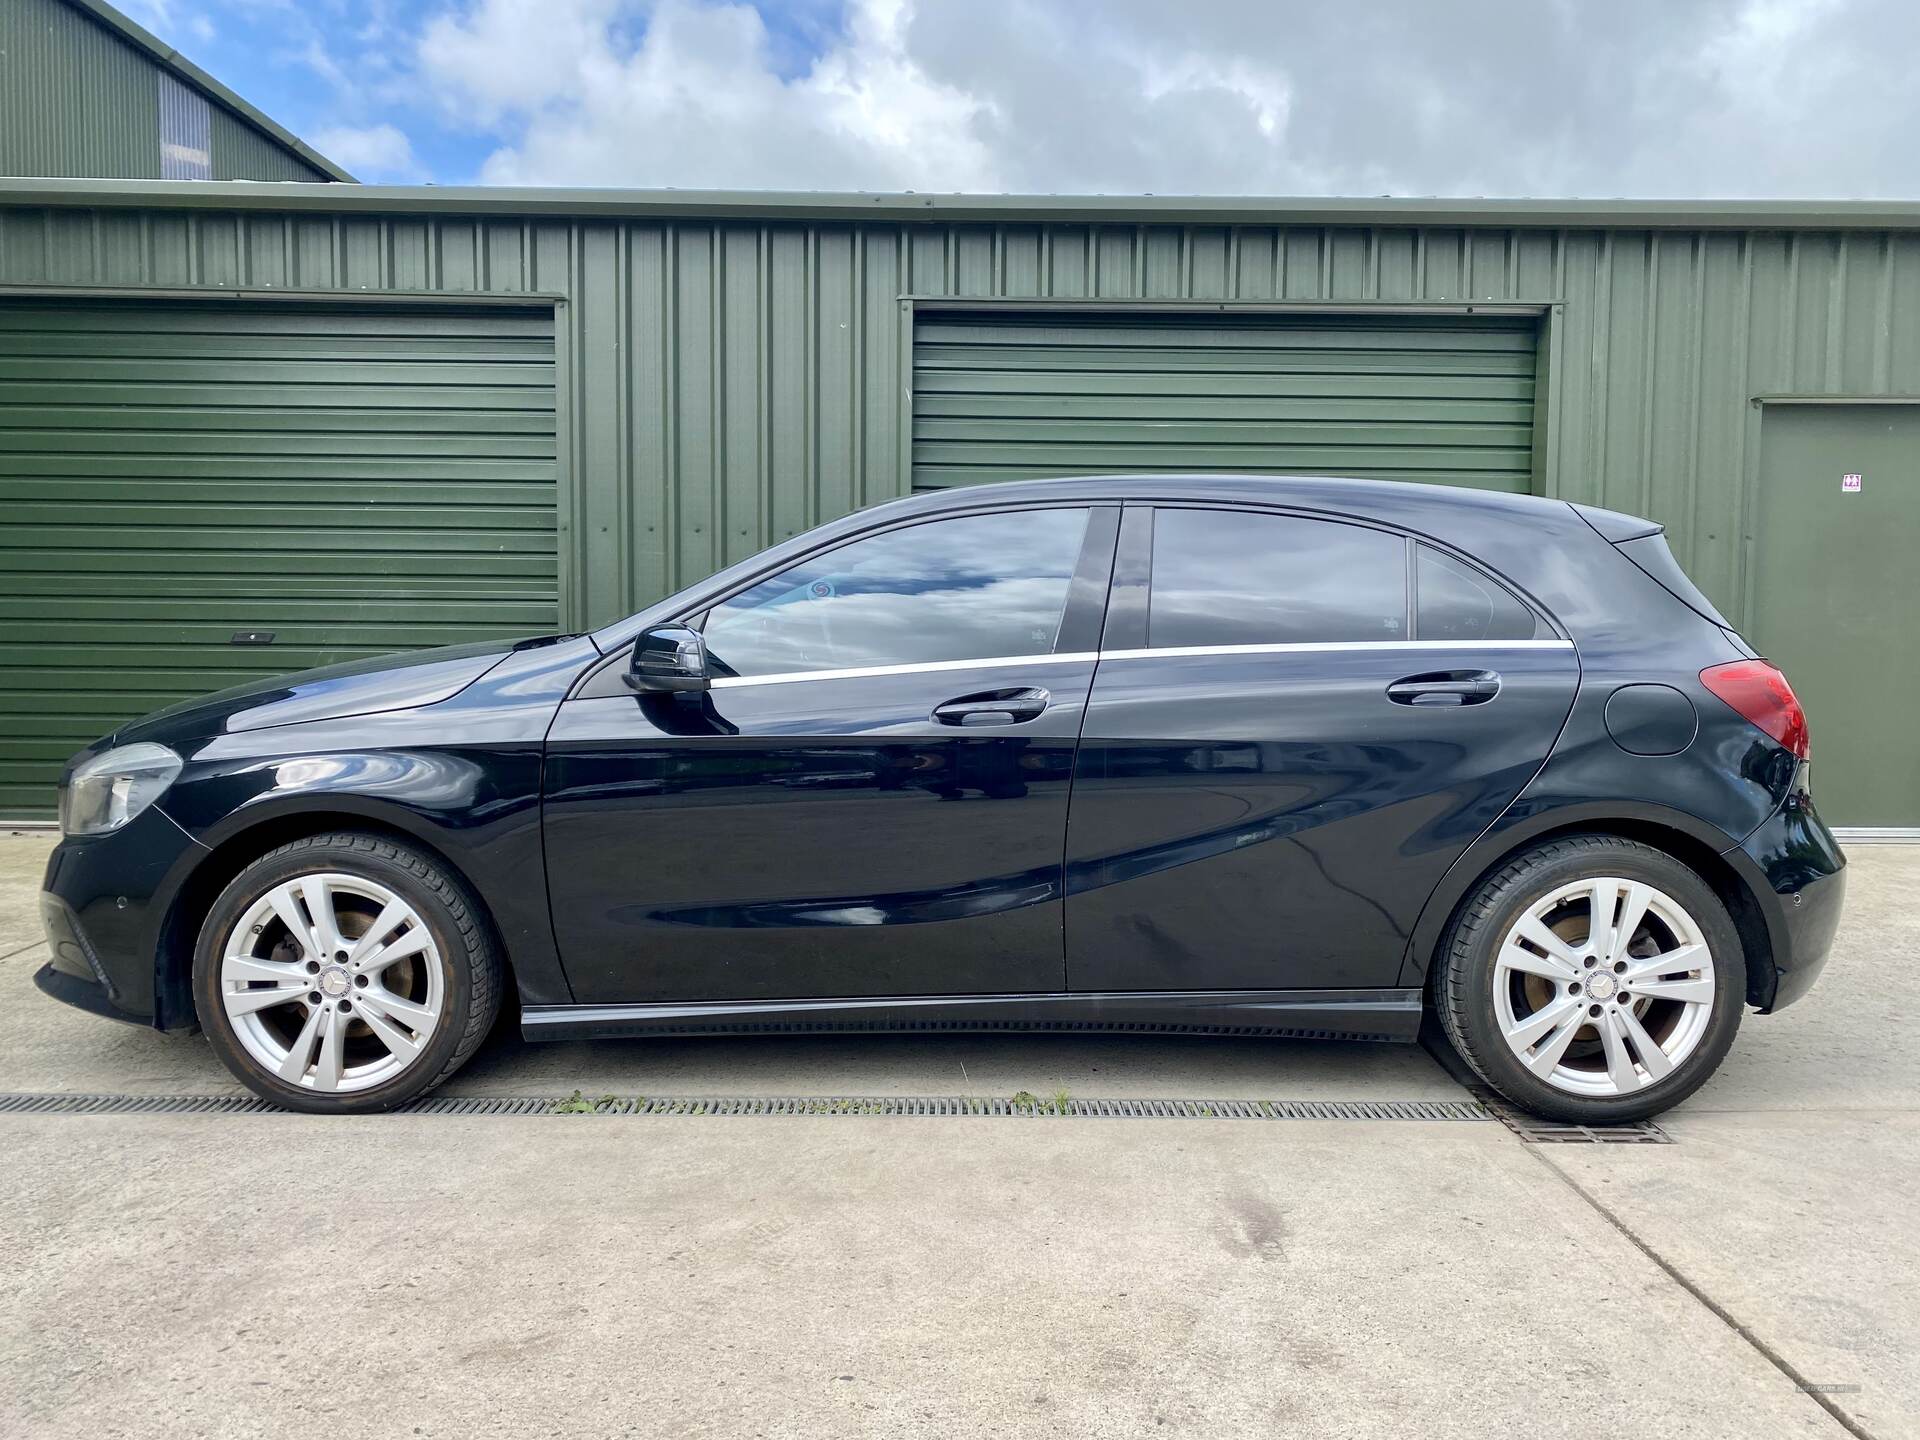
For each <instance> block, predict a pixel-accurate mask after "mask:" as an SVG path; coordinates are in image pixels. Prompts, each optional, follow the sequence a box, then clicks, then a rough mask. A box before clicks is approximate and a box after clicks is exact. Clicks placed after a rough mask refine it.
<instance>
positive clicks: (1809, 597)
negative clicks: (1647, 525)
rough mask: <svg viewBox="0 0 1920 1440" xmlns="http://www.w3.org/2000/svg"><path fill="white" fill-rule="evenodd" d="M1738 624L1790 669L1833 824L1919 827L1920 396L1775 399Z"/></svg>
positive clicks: (1824, 808)
mask: <svg viewBox="0 0 1920 1440" xmlns="http://www.w3.org/2000/svg"><path fill="white" fill-rule="evenodd" d="M1753 528H1754V546H1753V560H1752V564H1751V566H1750V569H1749V574H1748V586H1747V588H1748V594H1749V595H1750V597H1751V602H1750V607H1749V611H1748V614H1749V619H1748V621H1747V623H1746V624H1745V625H1744V626H1743V627H1742V630H1743V632H1744V633H1745V635H1746V637H1747V639H1748V640H1750V641H1751V642H1752V643H1753V646H1754V648H1755V649H1756V650H1758V651H1759V652H1760V653H1761V654H1762V655H1765V656H1766V657H1767V658H1768V659H1769V660H1771V661H1773V663H1774V664H1776V665H1778V666H1779V667H1780V668H1781V669H1782V670H1784V671H1785V672H1786V676H1787V679H1788V680H1789V681H1790V682H1792V685H1793V689H1794V693H1795V694H1797V695H1798V696H1799V697H1800V702H1801V703H1802V704H1803V705H1805V706H1806V707H1807V724H1808V725H1809V727H1810V728H1811V730H1812V733H1813V797H1814V802H1815V803H1816V804H1817V805H1818V806H1819V807H1820V813H1821V815H1823V816H1824V817H1825V818H1826V821H1827V823H1828V824H1830V825H1849V826H1853V825H1859V826H1873V827H1876V828H1878V827H1892V828H1908V827H1912V826H1920V748H1916V747H1915V745H1914V741H1913V731H1914V724H1913V718H1914V716H1915V715H1916V714H1920V669H1916V668H1915V666H1914V665H1913V664H1912V656H1913V653H1914V642H1913V629H1914V626H1915V624H1916V623H1920V562H1916V560H1915V556H1914V538H1915V537H1916V536H1920V405H1845V404H1825V403H1822V404H1817V405H1768V406H1766V407H1765V409H1764V411H1763V412H1762V418H1761V422H1760V493H1759V495H1758V497H1757V501H1756V506H1755V516H1754V527H1753Z"/></svg>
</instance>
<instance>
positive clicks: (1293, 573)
mask: <svg viewBox="0 0 1920 1440" xmlns="http://www.w3.org/2000/svg"><path fill="white" fill-rule="evenodd" d="M1406 638H1407V550H1406V542H1405V541H1404V540H1402V539H1401V538H1400V537H1399V536H1397V535H1388V534H1385V533H1383V532H1381V531H1379V530H1369V529H1367V528H1366V527H1364V526H1360V525H1343V524H1340V523H1339V522H1337V521H1333V520H1307V519H1301V518H1299V517H1296V516H1291V515H1262V514H1257V513H1252V512H1248V511H1238V510H1175V509H1163V510H1159V511H1157V512H1155V515H1154V521H1153V585H1152V589H1151V591H1150V593H1149V597H1148V602H1147V644H1148V645H1149V646H1151V647H1152V648H1153V649H1156V650H1164V649H1168V648H1170V647H1175V646H1189V645H1289V644H1300V643H1312V642H1316V641H1318V642H1323V643H1327V642H1343V641H1344V642H1356V641H1368V640H1372V641H1381V640H1404V639H1406Z"/></svg>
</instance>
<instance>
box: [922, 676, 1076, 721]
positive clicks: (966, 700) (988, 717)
mask: <svg viewBox="0 0 1920 1440" xmlns="http://www.w3.org/2000/svg"><path fill="white" fill-rule="evenodd" d="M1051 698H1052V697H1050V696H1049V695H1048V694H1047V692H1046V691H1044V690H1042V689H1040V688H1039V687H1038V686H1035V685H1028V686H1023V687H1021V688H1019V689H1014V690H981V691H977V692H976V693H974V694H972V695H961V696H959V697H958V698H956V699H953V700H949V701H947V703H946V704H944V705H936V706H934V707H933V718H934V719H936V720H938V721H939V722H940V723H941V724H942V725H966V726H974V725H1018V724H1020V723H1021V722H1023V721H1026V720H1038V719H1039V718H1040V717H1041V716H1042V715H1044V714H1046V713H1047V704H1048V702H1049V700H1050V699H1051Z"/></svg>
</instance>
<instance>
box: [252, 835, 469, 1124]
mask: <svg viewBox="0 0 1920 1440" xmlns="http://www.w3.org/2000/svg"><path fill="white" fill-rule="evenodd" d="M445 988H446V986H445V980H444V978H443V975H442V966H441V963H440V950H439V947H438V946H437V945H436V944H435V943H434V939H433V932H432V931H430V930H429V929H428V928H427V925H426V922H425V921H424V920H423V919H421V917H420V915H419V912H417V911H416V910H415V909H414V908H413V907H412V906H411V905H409V904H408V903H407V902H406V901H405V900H402V899H401V898H400V897H399V896H398V895H396V894H395V893H394V892H393V891H391V890H389V889H388V888H387V887H386V886H384V885H381V884H379V883H377V882H376V881H373V880H368V879H366V878H365V877H363V876H359V875H343V874H339V873H337V872H332V871H328V872H322V873H319V874H313V875H300V876H296V877H295V878H293V879H291V880H286V881H282V882H281V883H280V884H278V885H276V886H274V887H273V888H272V889H271V890H269V891H267V893H266V894H264V895H262V896H261V897H260V898H259V899H258V900H256V901H254V902H253V904H252V905H251V906H249V907H248V909H247V911H246V913H245V914H244V915H242V916H241V917H240V919H239V920H238V921H237V922H236V923H235V924H234V926H233V928H232V930H230V931H229V932H228V934H227V937H226V940H225V941H224V943H223V944H222V946H221V950H220V1003H221V1005H222V1006H223V1007H224V1008H225V1010H226V1014H227V1019H228V1021H229V1022H230V1023H231V1024H232V1026H233V1030H234V1034H235V1035H236V1036H238V1037H239V1040H240V1043H241V1045H242V1046H244V1047H245V1049H246V1051H247V1053H248V1054H249V1055H251V1056H252V1057H253V1058H254V1059H255V1060H256V1061H258V1062H259V1063H260V1065H261V1066H263V1067H264V1068H265V1069H266V1070H267V1071H268V1073H270V1074H273V1075H277V1076H279V1078H280V1079H282V1080H284V1081H285V1082H287V1083H288V1084H290V1085H298V1086H301V1087H303V1088H305V1089H308V1090H315V1091H319V1092H322V1093H326V1094H345V1093H348V1092H352V1091H356V1090H368V1089H371V1088H373V1087H374V1086H376V1085H383V1084H385V1083H386V1082H388V1081H390V1080H392V1079H394V1078H395V1077H397V1076H398V1075H400V1074H401V1073H402V1072H404V1071H405V1070H407V1069H408V1067H410V1066H411V1065H412V1064H413V1063H414V1062H415V1061H416V1060H418V1059H419V1058H420V1056H421V1054H422V1053H424V1052H425V1050H426V1048H427V1044H428V1042H429V1041H430V1040H431V1039H432V1038H433V1033H434V1031H435V1029H437V1028H438V1026H439V1024H440V1014H441V1008H442V1006H443V1004H444V1003H445Z"/></svg>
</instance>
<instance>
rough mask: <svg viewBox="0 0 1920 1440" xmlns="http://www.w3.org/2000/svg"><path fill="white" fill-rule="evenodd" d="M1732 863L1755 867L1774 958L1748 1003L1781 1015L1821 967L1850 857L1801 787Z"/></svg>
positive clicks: (1755, 981) (1753, 981)
mask: <svg viewBox="0 0 1920 1440" xmlns="http://www.w3.org/2000/svg"><path fill="white" fill-rule="evenodd" d="M1736 857H1738V859H1739V860H1743V861H1745V862H1746V864H1745V865H1742V866H1741V868H1743V869H1745V868H1746V867H1747V865H1751V867H1752V870H1753V873H1752V875H1750V877H1749V878H1750V879H1751V880H1752V882H1753V890H1754V894H1755V897H1756V898H1757V899H1758V901H1759V902H1760V907H1761V910H1762V911H1763V912H1764V915H1765V919H1766V923H1767V932H1768V939H1769V941H1770V942H1771V948H1772V951H1773V973H1772V975H1771V977H1750V979H1749V984H1748V987H1747V999H1748V1001H1749V1003H1751V1004H1753V1005H1756V1006H1758V1007H1759V1008H1760V1009H1761V1010H1762V1011H1772V1010H1778V1009H1780V1008H1781V1007H1782V1006H1783V1005H1791V1004H1792V1003H1793V1002H1794V1001H1795V1000H1798V999H1799V998H1800V997H1801V996H1802V995H1804V994H1806V993H1807V991H1808V990H1810V989H1811V988H1812V987H1813V982H1814V981H1815V980H1816V979H1818V978H1819V976H1820V971H1821V970H1822V969H1823V968H1824V967H1825V966H1826V963H1827V956H1828V953H1829V952H1830V951H1831V950H1832V949H1833V935H1834V931H1835V930H1836V929H1838V928H1839V925H1840V909H1841V904H1842V902H1843V901H1844V899H1845V898H1846V893H1847V875H1846V865H1847V857H1846V856H1845V855H1844V854H1842V853H1841V850H1840V844H1839V842H1838V841H1836V840H1835V839H1834V838H1833V832H1832V831H1831V830H1829V829H1827V827H1826V824H1825V823H1824V822H1823V821H1822V820H1821V819H1820V816H1819V814H1818V812H1816V811H1815V810H1814V808H1813V800H1812V798H1811V797H1810V796H1809V795H1808V794H1807V792H1806V791H1805V790H1802V789H1798V788H1796V789H1795V790H1794V791H1793V793H1792V794H1790V795H1788V796H1787V798H1786V800H1785V801H1784V802H1783V803H1782V804H1781V806H1780V808H1779V809H1778V810H1776V811H1774V812H1773V814H1772V815H1770V816H1768V817H1767V820H1766V823H1765V824H1763V825H1761V827H1760V828H1759V829H1758V830H1756V831H1754V832H1753V834H1751V835H1749V836H1748V837H1747V838H1746V839H1745V840H1744V841H1742V842H1741V844H1740V845H1739V846H1737V847H1736V849H1735V850H1733V851H1731V852H1729V854H1728V857H1727V858H1728V859H1730V860H1732V859H1736Z"/></svg>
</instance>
